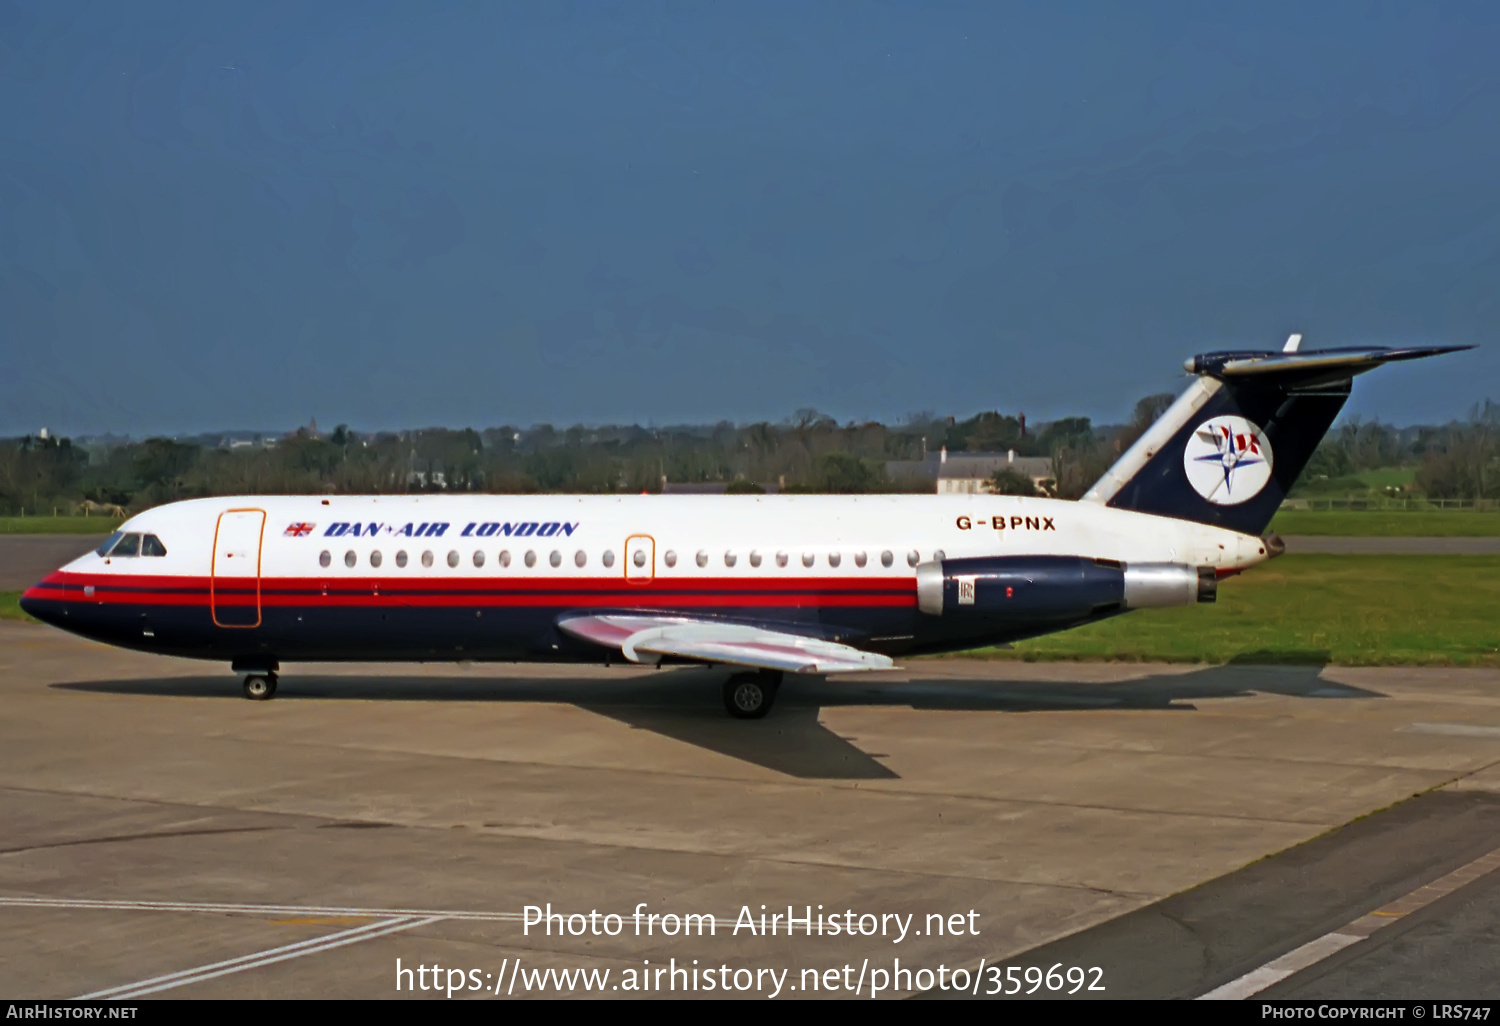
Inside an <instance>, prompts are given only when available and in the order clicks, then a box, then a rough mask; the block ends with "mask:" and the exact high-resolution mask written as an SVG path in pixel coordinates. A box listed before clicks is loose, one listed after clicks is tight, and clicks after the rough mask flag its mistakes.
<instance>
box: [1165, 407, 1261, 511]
mask: <svg viewBox="0 0 1500 1026" xmlns="http://www.w3.org/2000/svg"><path fill="white" fill-rule="evenodd" d="M1182 466H1183V469H1184V470H1185V471H1186V472H1187V479H1188V483H1189V484H1191V485H1192V486H1193V490H1194V491H1196V492H1197V493H1198V494H1199V495H1201V496H1203V497H1204V498H1205V499H1207V500H1208V501H1209V502H1212V503H1215V504H1217V505H1220V506H1233V505H1236V504H1238V503H1241V502H1247V501H1248V500H1250V499H1253V498H1255V496H1256V495H1258V494H1260V491H1261V489H1263V488H1265V486H1266V485H1267V484H1269V483H1270V480H1271V443H1270V442H1268V441H1266V436H1265V435H1264V434H1262V433H1261V430H1260V428H1258V427H1256V426H1255V425H1254V424H1252V423H1250V421H1248V420H1246V419H1245V418H1244V417H1228V416H1225V417H1215V418H1213V419H1212V420H1208V421H1205V422H1204V423H1202V424H1200V425H1198V427H1197V428H1195V429H1194V431H1193V433H1192V435H1191V436H1190V437H1189V438H1188V443H1187V446H1186V448H1184V450H1183V453H1182Z"/></svg>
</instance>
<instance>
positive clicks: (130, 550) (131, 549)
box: [109, 534, 141, 556]
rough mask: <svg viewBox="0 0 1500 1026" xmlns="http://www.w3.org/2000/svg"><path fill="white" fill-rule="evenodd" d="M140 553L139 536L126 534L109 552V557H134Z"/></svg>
mask: <svg viewBox="0 0 1500 1026" xmlns="http://www.w3.org/2000/svg"><path fill="white" fill-rule="evenodd" d="M140 551H141V536H140V535H138V534H127V535H124V536H122V537H121V538H120V540H119V542H118V543H117V544H116V545H115V547H114V548H112V549H110V550H109V554H110V555H111V556H134V555H136V554H138V553H139V552H140Z"/></svg>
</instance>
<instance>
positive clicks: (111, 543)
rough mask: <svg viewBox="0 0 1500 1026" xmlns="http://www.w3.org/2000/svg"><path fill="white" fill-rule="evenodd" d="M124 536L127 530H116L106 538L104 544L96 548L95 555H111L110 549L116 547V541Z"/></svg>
mask: <svg viewBox="0 0 1500 1026" xmlns="http://www.w3.org/2000/svg"><path fill="white" fill-rule="evenodd" d="M123 537H125V532H123V531H116V532H115V533H114V534H112V535H110V536H109V537H108V538H106V539H104V544H103V545H101V546H99V547H98V548H97V549H95V550H94V555H96V556H107V555H109V550H110V549H112V548H114V547H115V542H117V541H119V540H120V539H121V538H123Z"/></svg>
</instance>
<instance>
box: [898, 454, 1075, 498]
mask: <svg viewBox="0 0 1500 1026" xmlns="http://www.w3.org/2000/svg"><path fill="white" fill-rule="evenodd" d="M1002 470H1013V471H1015V472H1016V473H1017V474H1020V475H1021V476H1022V477H1025V478H1028V479H1030V481H1031V483H1032V484H1033V485H1035V486H1036V489H1037V491H1039V492H1041V493H1043V494H1049V493H1050V492H1051V488H1052V461H1051V460H1050V459H1048V458H1047V457H1046V456H1017V455H1016V451H1015V450H1014V449H1012V450H1010V451H1009V452H955V453H949V452H948V450H947V449H943V450H941V451H939V452H935V453H931V454H929V455H928V457H927V458H926V459H925V460H891V461H889V462H888V463H886V465H885V473H886V476H887V477H889V478H891V479H892V480H893V481H902V480H906V481H910V480H914V479H919V480H928V481H931V482H932V484H933V491H935V492H936V493H937V494H939V495H978V494H981V493H984V492H988V491H990V490H991V488H990V479H991V478H993V477H994V476H995V474H997V473H998V472H1000V471H1002Z"/></svg>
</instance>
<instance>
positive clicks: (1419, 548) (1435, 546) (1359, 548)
mask: <svg viewBox="0 0 1500 1026" xmlns="http://www.w3.org/2000/svg"><path fill="white" fill-rule="evenodd" d="M1282 541H1284V542H1286V550H1287V551H1288V552H1305V553H1328V554H1329V555H1338V556H1500V538H1398V537H1392V538H1380V537H1368V538H1343V537H1337V536H1332V535H1315V534H1296V535H1290V536H1288V537H1286V538H1283V539H1282Z"/></svg>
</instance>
